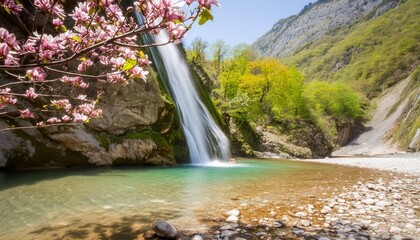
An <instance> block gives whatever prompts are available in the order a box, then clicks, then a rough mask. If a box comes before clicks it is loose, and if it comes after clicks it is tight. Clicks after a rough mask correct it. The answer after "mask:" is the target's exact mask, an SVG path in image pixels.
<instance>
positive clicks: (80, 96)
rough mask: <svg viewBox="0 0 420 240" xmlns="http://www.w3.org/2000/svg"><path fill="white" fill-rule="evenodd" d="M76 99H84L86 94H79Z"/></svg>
mask: <svg viewBox="0 0 420 240" xmlns="http://www.w3.org/2000/svg"><path fill="white" fill-rule="evenodd" d="M77 99H79V100H86V95H79V96H78V97H77Z"/></svg>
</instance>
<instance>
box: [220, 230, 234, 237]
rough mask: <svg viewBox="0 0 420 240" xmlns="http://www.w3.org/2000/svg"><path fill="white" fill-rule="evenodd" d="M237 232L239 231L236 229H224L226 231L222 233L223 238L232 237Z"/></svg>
mask: <svg viewBox="0 0 420 240" xmlns="http://www.w3.org/2000/svg"><path fill="white" fill-rule="evenodd" d="M235 234H237V232H236V231H231V230H224V231H222V234H221V235H220V236H221V237H222V238H225V237H227V238H230V237H232V236H233V235H235Z"/></svg>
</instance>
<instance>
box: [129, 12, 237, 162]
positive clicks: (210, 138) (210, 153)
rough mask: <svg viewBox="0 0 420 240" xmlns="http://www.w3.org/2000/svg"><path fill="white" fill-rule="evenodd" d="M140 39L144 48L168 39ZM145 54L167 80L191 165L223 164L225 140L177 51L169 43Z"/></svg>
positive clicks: (226, 152) (162, 36)
mask: <svg viewBox="0 0 420 240" xmlns="http://www.w3.org/2000/svg"><path fill="white" fill-rule="evenodd" d="M135 15H136V18H137V21H138V22H139V24H140V25H142V23H143V18H142V16H141V15H140V14H139V13H136V14H135ZM141 37H142V41H143V42H144V43H146V44H152V43H153V42H156V43H166V42H168V39H169V36H168V34H167V33H166V31H161V32H160V34H159V35H158V36H156V37H155V38H154V40H153V39H152V37H151V35H149V34H144V35H141ZM149 50H150V51H149V52H150V54H151V57H152V59H153V62H154V64H155V66H156V68H157V71H158V72H159V75H161V76H162V77H164V78H167V79H168V82H169V84H168V86H165V87H167V88H168V89H167V90H168V91H169V92H170V94H171V96H172V98H173V99H174V101H175V103H176V105H177V107H178V112H179V115H180V120H181V124H182V129H183V131H184V134H185V137H186V140H187V145H188V150H189V156H190V160H191V162H192V163H193V164H197V165H206V164H211V163H212V162H215V161H218V160H220V161H227V160H228V159H229V158H230V150H229V149H230V144H229V140H228V138H227V137H226V135H225V134H224V133H223V131H222V130H221V129H220V128H219V126H217V124H216V123H215V122H214V120H213V118H212V117H211V115H210V113H209V112H208V110H207V108H206V106H205V105H204V104H203V102H202V101H201V99H200V97H199V95H198V93H197V89H196V88H195V85H194V80H193V78H192V77H191V74H190V70H189V68H188V65H187V63H186V62H185V59H184V57H183V56H182V54H181V52H180V51H179V49H178V47H177V46H176V45H175V44H173V43H170V44H166V45H163V46H159V47H157V50H156V48H150V49H149Z"/></svg>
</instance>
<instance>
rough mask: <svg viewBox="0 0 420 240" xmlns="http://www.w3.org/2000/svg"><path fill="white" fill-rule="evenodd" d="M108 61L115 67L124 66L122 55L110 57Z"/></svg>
mask: <svg viewBox="0 0 420 240" xmlns="http://www.w3.org/2000/svg"><path fill="white" fill-rule="evenodd" d="M110 62H111V64H113V65H114V67H115V68H119V67H122V66H124V64H125V59H124V58H122V57H117V58H111V60H110Z"/></svg>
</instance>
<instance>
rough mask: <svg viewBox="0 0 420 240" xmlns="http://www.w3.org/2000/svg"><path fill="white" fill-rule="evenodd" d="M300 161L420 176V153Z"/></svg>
mask: <svg viewBox="0 0 420 240" xmlns="http://www.w3.org/2000/svg"><path fill="white" fill-rule="evenodd" d="M299 161H307V162H320V163H330V164H340V165H346V166H353V167H363V168H372V169H378V170H384V171H393V172H398V173H404V174H409V175H413V176H420V153H415V154H404V155H394V156H392V155H391V156H380V157H354V158H350V157H349V158H325V159H311V160H299Z"/></svg>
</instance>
